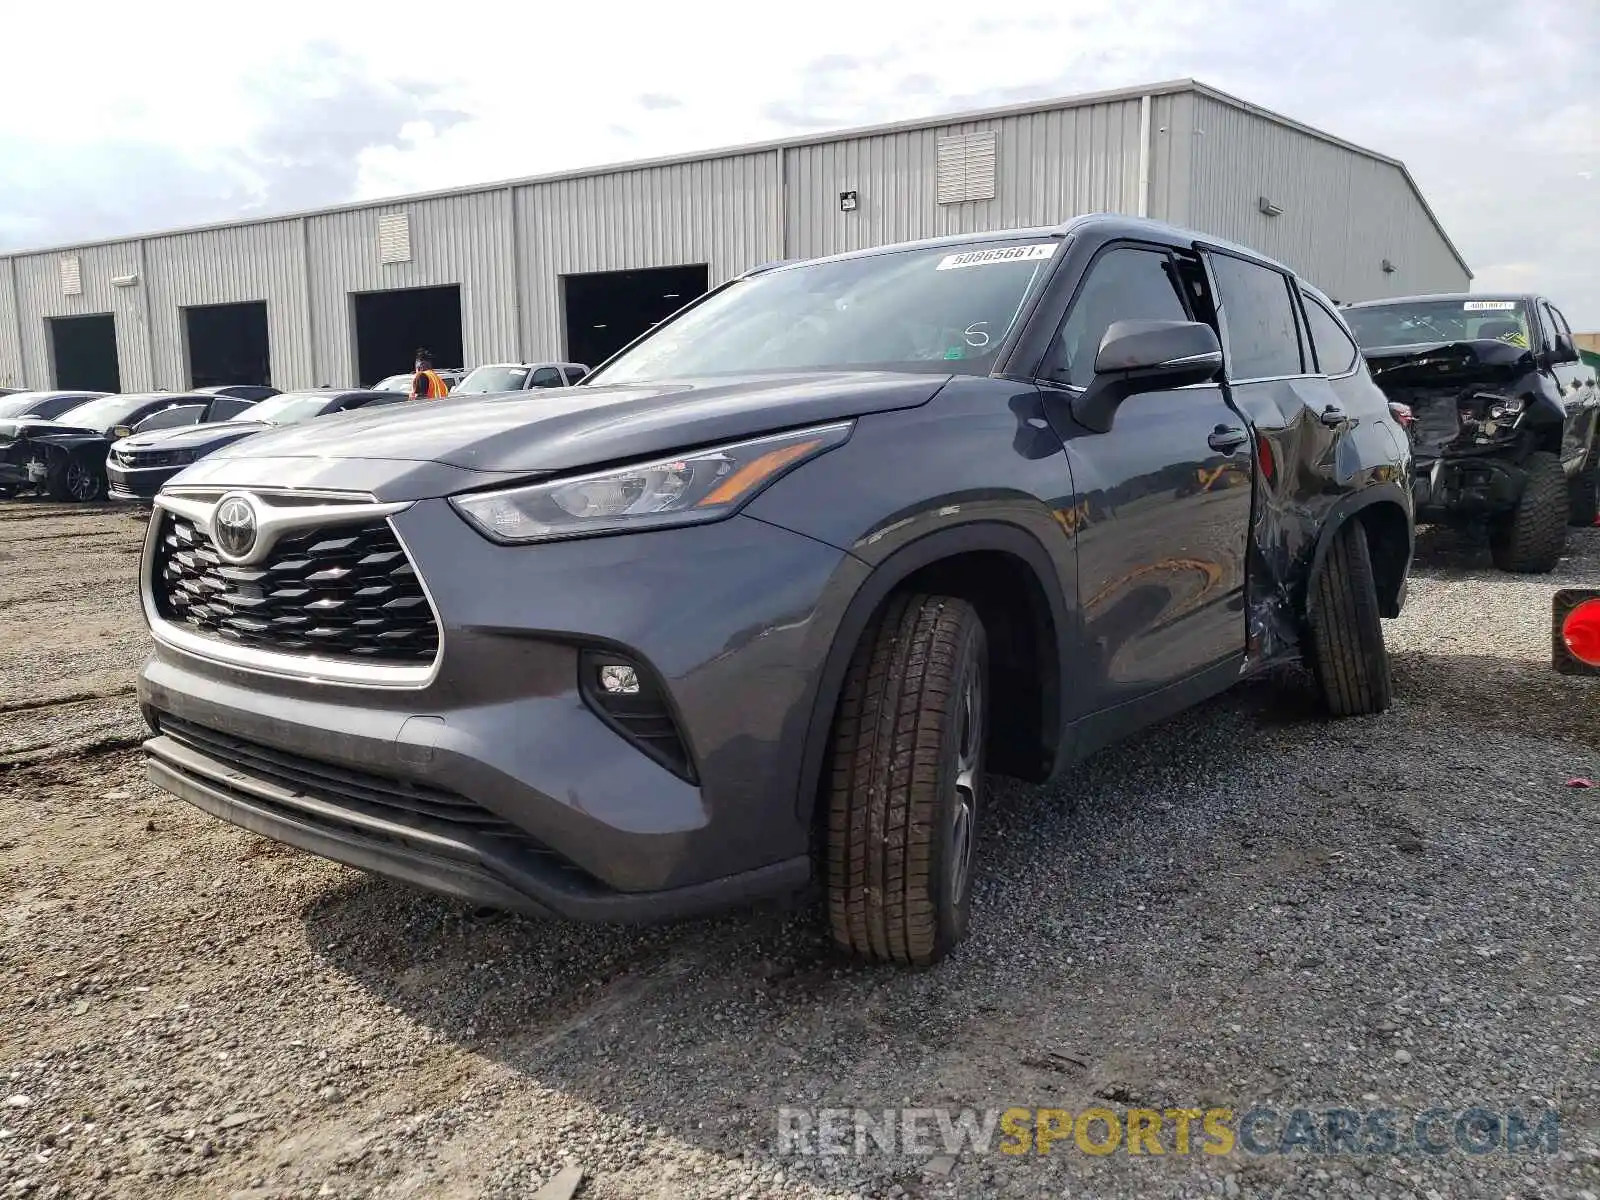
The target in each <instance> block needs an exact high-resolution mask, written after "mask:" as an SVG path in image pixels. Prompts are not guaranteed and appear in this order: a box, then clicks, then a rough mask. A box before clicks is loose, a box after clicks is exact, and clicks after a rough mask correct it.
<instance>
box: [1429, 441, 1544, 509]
mask: <svg viewBox="0 0 1600 1200" xmlns="http://www.w3.org/2000/svg"><path fill="white" fill-rule="evenodd" d="M1526 480H1527V472H1526V471H1525V470H1524V469H1523V467H1522V466H1521V465H1520V464H1519V463H1517V462H1515V461H1512V460H1511V459H1509V458H1504V457H1495V456H1492V455H1488V454H1479V455H1462V456H1460V457H1455V456H1441V457H1437V458H1418V459H1416V460H1415V469H1414V474H1413V477H1412V487H1411V495H1412V499H1413V500H1414V501H1415V504H1416V512H1417V518H1416V519H1417V520H1418V521H1419V522H1424V523H1426V522H1428V521H1437V520H1443V519H1447V518H1449V517H1472V516H1494V515H1496V514H1498V513H1503V512H1509V511H1510V510H1511V509H1512V508H1514V507H1516V503H1517V500H1518V499H1519V498H1520V497H1521V495H1522V488H1523V485H1524V484H1525V482H1526Z"/></svg>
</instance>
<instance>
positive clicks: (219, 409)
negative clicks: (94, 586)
mask: <svg viewBox="0 0 1600 1200" xmlns="http://www.w3.org/2000/svg"><path fill="white" fill-rule="evenodd" d="M207 399H208V400H209V404H208V405H207V408H206V410H205V413H204V415H203V417H202V419H201V420H200V421H198V422H197V421H194V420H190V421H186V422H184V423H183V425H184V427H183V428H178V429H160V430H143V429H141V430H139V431H138V432H136V433H134V434H133V435H132V436H131V437H125V438H123V439H122V440H121V441H119V442H117V443H116V444H115V445H114V446H112V447H111V454H110V457H109V458H108V460H107V462H106V474H107V476H108V477H109V479H110V483H111V498H112V499H113V500H137V501H143V502H144V503H146V504H148V503H149V502H150V501H151V499H152V498H153V497H154V496H155V494H156V493H157V492H158V491H160V490H161V486H162V485H163V484H164V483H166V482H167V480H169V479H171V478H172V477H173V476H174V475H176V474H177V473H178V472H179V471H182V470H183V469H184V468H185V467H187V466H188V465H189V464H190V463H192V462H197V461H198V460H200V459H202V458H204V457H205V456H206V455H208V454H210V453H212V452H213V451H215V450H219V449H221V448H222V447H223V446H226V445H228V444H229V443H231V442H237V441H239V440H240V439H241V438H247V437H249V436H250V435H251V434H253V433H260V432H262V431H263V430H266V429H271V428H273V427H274V426H277V425H295V424H298V423H300V422H301V421H309V420H311V419H312V418H313V417H321V416H326V415H328V414H330V413H339V412H349V411H351V410H352V409H357V408H364V407H366V406H367V405H369V404H395V403H399V402H403V401H405V400H406V399H407V397H406V396H405V395H404V394H403V393H399V392H367V391H322V390H320V389H319V390H316V391H307V392H280V393H278V394H276V395H273V396H269V397H267V398H266V399H264V400H260V401H256V402H253V403H250V402H246V401H242V400H236V399H234V398H232V397H226V396H218V397H216V398H215V399H212V398H210V397H207ZM239 406H242V407H239ZM235 415H237V416H238V417H242V419H230V417H234V416H235Z"/></svg>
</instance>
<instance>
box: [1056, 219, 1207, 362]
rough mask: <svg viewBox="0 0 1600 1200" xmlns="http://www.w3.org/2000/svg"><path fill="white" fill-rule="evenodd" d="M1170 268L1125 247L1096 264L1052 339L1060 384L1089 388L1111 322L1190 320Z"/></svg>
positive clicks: (1160, 256) (1164, 260) (1156, 255)
mask: <svg viewBox="0 0 1600 1200" xmlns="http://www.w3.org/2000/svg"><path fill="white" fill-rule="evenodd" d="M1169 263H1170V260H1169V259H1168V257H1167V255H1166V254H1164V253H1162V252H1161V251H1159V250H1140V249H1135V248H1133V247H1129V246H1119V247H1118V248H1117V249H1115V250H1111V251H1108V252H1107V253H1105V254H1102V255H1101V256H1100V257H1099V258H1098V259H1096V260H1095V262H1094V265H1093V266H1091V267H1090V268H1089V276H1088V278H1087V279H1086V280H1085V281H1084V283H1083V286H1082V287H1081V288H1080V289H1079V290H1078V295H1077V298H1076V299H1075V300H1074V301H1073V302H1072V311H1071V312H1069V313H1068V314H1067V319H1066V321H1065V322H1063V323H1062V326H1061V332H1060V333H1059V334H1057V335H1056V347H1057V356H1056V357H1057V361H1058V364H1059V366H1058V369H1057V371H1056V372H1055V375H1056V377H1057V378H1058V379H1065V381H1066V382H1067V383H1069V384H1071V385H1072V386H1073V387H1080V388H1084V387H1088V386H1089V384H1090V383H1091V382H1093V380H1094V360H1095V355H1096V354H1097V353H1098V352H1099V350H1100V340H1101V339H1102V338H1103V337H1105V334H1106V329H1107V328H1109V327H1110V326H1111V324H1112V323H1113V322H1115V321H1187V320H1189V313H1188V310H1187V309H1186V308H1185V307H1184V304H1183V297H1182V295H1181V294H1180V293H1179V291H1178V288H1177V285H1176V284H1175V283H1174V282H1173V272H1172V268H1171V266H1170V265H1169Z"/></svg>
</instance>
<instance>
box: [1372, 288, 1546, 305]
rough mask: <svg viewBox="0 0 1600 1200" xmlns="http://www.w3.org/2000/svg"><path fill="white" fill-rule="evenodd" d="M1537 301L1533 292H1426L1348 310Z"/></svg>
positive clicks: (1385, 299) (1373, 301)
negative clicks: (1453, 303) (1429, 303)
mask: <svg viewBox="0 0 1600 1200" xmlns="http://www.w3.org/2000/svg"><path fill="white" fill-rule="evenodd" d="M1533 299H1536V297H1535V296H1534V295H1533V294H1532V293H1531V292H1425V293H1423V294H1421V295H1417V296H1386V297H1384V298H1383V299H1382V300H1357V301H1355V302H1354V303H1352V304H1346V305H1345V307H1346V308H1377V307H1378V306H1380V305H1384V304H1421V303H1423V302H1432V301H1438V300H1443V301H1456V300H1461V301H1467V300H1522V301H1528V300H1533Z"/></svg>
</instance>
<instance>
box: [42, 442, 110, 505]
mask: <svg viewBox="0 0 1600 1200" xmlns="http://www.w3.org/2000/svg"><path fill="white" fill-rule="evenodd" d="M44 486H45V491H46V492H48V493H49V495H50V499H52V500H63V501H67V500H71V501H77V502H78V503H80V504H81V503H86V502H88V501H90V500H98V499H100V497H102V496H103V495H105V491H106V476H105V472H104V471H102V470H101V469H100V468H99V467H97V466H95V465H94V464H93V463H92V462H90V461H89V460H88V459H87V458H85V457H84V456H83V455H81V454H69V455H67V456H66V457H65V458H63V459H58V460H57V461H56V462H55V463H53V464H52V465H51V467H50V472H49V474H48V475H46V476H45V485H44Z"/></svg>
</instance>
